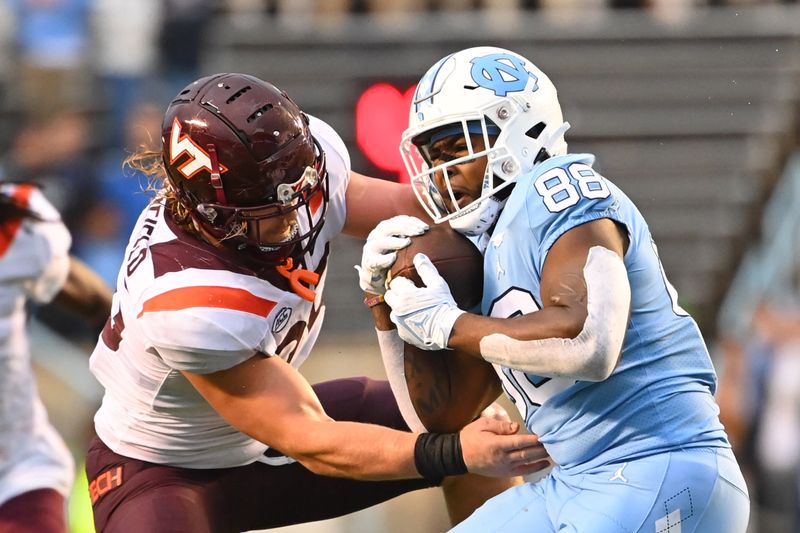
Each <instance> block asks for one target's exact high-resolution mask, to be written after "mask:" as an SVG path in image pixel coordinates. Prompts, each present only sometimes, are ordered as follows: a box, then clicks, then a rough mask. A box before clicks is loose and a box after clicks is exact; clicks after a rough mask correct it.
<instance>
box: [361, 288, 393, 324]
mask: <svg viewBox="0 0 800 533" xmlns="http://www.w3.org/2000/svg"><path fill="white" fill-rule="evenodd" d="M364 296H365V300H366V301H369V300H371V299H373V298H376V297H377V295H376V294H372V293H364ZM391 311H392V309H391V307H389V306H388V305H387V304H386V302H380V303H376V304H374V305H372V306H371V307H370V312H371V313H372V320H373V322H375V328H376V329H378V330H380V331H389V330H392V329H397V327H396V326H395V325H394V323H393V322H392V320H391V318H389V314H390V313H391Z"/></svg>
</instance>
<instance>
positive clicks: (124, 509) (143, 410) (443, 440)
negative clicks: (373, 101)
mask: <svg viewBox="0 0 800 533" xmlns="http://www.w3.org/2000/svg"><path fill="white" fill-rule="evenodd" d="M162 145H163V146H162V150H160V151H157V152H143V153H140V154H137V155H134V156H133V157H132V158H131V163H132V164H133V165H134V166H136V167H138V168H139V169H140V170H143V171H145V172H147V173H148V174H149V175H150V176H151V177H152V178H153V179H154V180H155V181H154V186H156V187H160V188H159V189H158V194H157V196H156V198H155V199H154V200H153V201H152V202H151V203H150V204H149V205H148V206H147V207H146V208H145V209H144V211H143V212H142V214H141V216H140V218H139V221H138V222H137V225H136V227H135V229H134V231H133V235H132V236H131V239H130V241H129V245H128V249H127V251H126V253H125V260H124V263H123V265H122V269H121V272H120V276H119V278H118V287H117V293H116V294H115V297H114V304H113V309H112V317H111V319H110V320H109V322H108V323H107V324H106V328H105V329H104V330H103V333H102V335H101V339H100V341H99V342H98V344H97V347H96V348H95V351H94V353H93V354H92V358H91V370H92V372H93V373H94V375H95V376H96V377H97V379H98V380H99V381H100V383H101V384H102V386H103V387H104V389H105V394H104V397H103V402H102V405H101V407H100V409H99V411H98V412H97V414H96V416H95V429H96V431H97V438H95V439H94V440H93V442H92V443H91V445H90V448H89V451H88V454H87V460H86V465H87V474H88V479H89V488H90V493H91V497H92V504H93V510H94V517H95V525H96V527H97V529H98V530H99V531H151V532H157V531H198V532H199V531H244V530H249V529H256V528H269V527H277V526H282V525H287V524H294V523H302V522H310V521H315V520H322V519H325V518H330V517H333V516H339V515H342V514H346V513H349V512H352V511H355V510H358V509H362V508H365V507H368V506H371V505H374V504H376V503H378V502H381V501H384V500H386V499H389V498H391V497H393V496H396V495H398V494H402V493H404V492H407V491H410V490H414V489H418V488H423V487H430V486H433V485H437V484H439V483H441V481H442V478H444V477H445V476H447V475H454V474H465V473H466V472H467V471H468V470H469V471H470V472H475V473H481V474H487V475H492V476H497V477H501V478H508V477H510V476H516V475H521V474H525V473H529V472H533V471H536V470H539V469H541V468H543V467H544V466H545V465H546V463H542V462H541V460H542V459H544V457H545V454H544V451H543V449H542V447H541V446H540V445H539V444H538V442H537V440H536V438H535V437H532V436H527V435H514V433H515V432H516V430H517V429H518V425H517V424H516V423H512V422H503V421H498V420H492V419H489V418H485V417H484V418H480V419H479V420H478V421H476V422H475V423H473V424H471V425H470V426H468V427H467V428H465V429H464V430H463V431H462V432H461V433H460V434H441V435H436V434H428V433H425V434H414V433H409V432H408V431H407V428H406V427H405V425H404V423H403V420H402V417H401V416H400V413H399V411H398V409H397V406H396V404H395V401H394V399H393V397H392V393H391V390H390V388H389V386H388V384H386V383H385V382H380V381H376V380H370V379H367V378H351V379H342V380H338V381H330V382H325V383H322V384H319V385H317V386H315V387H313V388H312V387H311V386H310V385H309V384H308V383H307V382H306V381H305V379H304V378H303V377H302V376H301V375H300V374H299V373H298V372H297V367H299V366H300V364H301V363H302V362H303V361H304V360H305V359H306V358H307V357H308V356H309V355H310V352H311V351H312V348H313V346H314V343H315V341H316V338H317V335H318V334H319V331H320V327H321V324H322V319H323V317H324V313H325V306H324V304H323V300H322V291H323V287H324V284H325V277H326V270H327V263H328V257H329V253H330V241H331V239H333V238H334V237H335V236H337V235H338V234H340V233H341V232H345V233H348V234H351V235H354V236H360V237H363V236H366V234H367V232H368V231H369V230H371V229H372V228H373V227H374V226H375V225H376V224H377V223H378V221H379V220H380V218H381V217H382V216H387V215H392V214H397V213H398V212H400V211H401V210H404V209H405V210H408V211H409V212H412V213H413V212H419V207H418V206H417V205H416V202H415V200H414V198H413V193H412V192H411V190H410V188H409V187H408V186H406V185H398V184H394V183H390V182H386V181H381V180H375V179H371V178H367V177H365V176H361V175H359V174H355V173H351V172H350V161H349V156H348V153H347V150H346V148H345V147H344V145H343V143H342V141H341V139H340V138H339V136H338V135H337V134H336V133H335V132H334V131H333V130H332V129H331V128H330V127H329V126H327V125H326V124H325V123H324V122H322V121H320V120H317V119H315V118H313V117H309V116H307V115H306V114H305V113H303V112H302V111H301V110H300V109H299V108H298V107H297V106H296V105H295V103H294V102H293V101H292V100H291V99H289V97H288V96H287V95H286V93H285V92H283V91H281V90H279V89H277V88H275V87H274V86H273V85H271V84H269V83H266V82H264V81H262V80H259V79H257V78H254V77H252V76H246V75H242V74H217V75H214V76H208V77H204V78H200V79H199V80H197V81H195V82H194V83H192V84H190V85H188V86H187V87H186V88H185V89H183V90H182V91H181V92H180V93H179V94H178V95H177V97H176V98H175V99H174V100H173V101H172V103H171V104H170V106H169V107H168V109H167V112H166V114H165V117H164V122H163V135H162ZM353 422H360V423H353ZM390 428H391V429H390ZM265 452H266V454H265ZM420 477H424V479H419V478H420ZM345 478H356V479H360V480H371V481H374V483H364V482H362V481H354V480H353V479H345ZM414 478H416V479H414ZM464 479H466V480H469V479H470V478H464ZM377 480H394V481H377ZM479 481H484V480H482V478H480V479H479ZM510 483H511V480H508V479H502V480H500V481H499V482H494V481H492V482H489V481H484V482H483V484H482V485H481V484H478V485H476V490H481V489H480V486H484V487H488V490H489V492H488V493H487V496H488V495H489V494H491V493H496V492H497V491H498V490H500V489H501V487H506V486H508V485H509V484H510ZM483 490H486V489H483Z"/></svg>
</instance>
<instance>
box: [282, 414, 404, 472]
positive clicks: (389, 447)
mask: <svg viewBox="0 0 800 533" xmlns="http://www.w3.org/2000/svg"><path fill="white" fill-rule="evenodd" d="M307 429H308V431H304V435H303V436H298V437H296V438H294V439H291V441H290V444H289V445H288V449H282V451H283V452H284V453H287V454H288V455H290V456H292V457H294V458H295V459H297V460H298V461H299V462H300V463H301V464H302V465H303V466H305V467H306V468H308V469H309V470H311V471H312V472H314V473H315V474H320V475H325V476H335V477H348V478H354V479H363V480H388V479H408V478H418V477H420V475H419V473H418V472H417V469H416V466H415V465H414V443H415V442H416V438H417V434H415V433H406V432H402V431H396V430H392V429H389V428H385V427H382V426H377V425H372V424H360V423H356V422H333V421H331V422H317V423H314V424H311V425H309V427H308V428H307Z"/></svg>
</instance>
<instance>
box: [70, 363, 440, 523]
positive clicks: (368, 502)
mask: <svg viewBox="0 0 800 533" xmlns="http://www.w3.org/2000/svg"><path fill="white" fill-rule="evenodd" d="M314 390H315V392H316V393H317V396H318V397H319V399H320V402H321V403H322V405H323V407H324V408H325V412H326V413H328V415H329V416H330V417H332V418H333V419H335V420H346V421H356V422H366V423H372V424H380V425H383V426H387V427H391V428H394V429H400V430H405V431H408V427H407V426H406V425H405V422H404V421H403V418H402V416H401V415H400V411H399V409H398V408H397V404H396V402H395V400H394V397H393V395H392V392H391V389H390V388H389V384H388V383H387V382H385V381H375V380H371V379H368V378H349V379H341V380H334V381H328V382H325V383H320V384H318V385H315V386H314ZM86 471H87V475H88V478H89V480H90V492H91V493H92V499H93V500H94V502H93V510H94V519H95V526H96V528H97V531H98V533H101V532H126V533H127V532H131V531H147V532H149V533H173V532H174V533H184V532H192V533H205V532H208V533H211V532H215V533H216V532H234V531H246V530H250V529H267V528H273V527H280V526H286V525H290V524H299V523H304V522H313V521H316V520H324V519H328V518H333V517H336V516H341V515H344V514H348V513H351V512H354V511H358V510H361V509H365V508H367V507H370V506H372V505H375V504H377V503H380V502H383V501H386V500H389V499H391V498H394V497H395V496H398V495H400V494H403V493H405V492H409V491H412V490H417V489H421V488H426V487H430V486H432V483H431V482H429V481H426V480H422V479H416V480H402V481H356V480H350V479H342V478H335V477H326V476H320V475H316V474H313V473H311V472H310V471H309V470H307V469H306V468H305V467H303V466H302V465H301V464H300V463H292V464H288V465H283V466H269V465H267V464H264V463H260V462H257V463H252V464H249V465H247V466H241V467H235V468H220V469H210V470H197V469H188V468H176V467H169V466H163V465H158V464H153V463H147V462H145V461H139V460H136V459H130V458H127V457H123V456H121V455H117V454H115V453H114V452H112V451H111V450H110V449H108V447H106V445H105V444H103V442H102V441H101V440H100V439H98V438H95V439H94V440H93V441H92V443H91V445H90V447H89V452H88V454H87V458H86Z"/></svg>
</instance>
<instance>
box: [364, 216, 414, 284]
mask: <svg viewBox="0 0 800 533" xmlns="http://www.w3.org/2000/svg"><path fill="white" fill-rule="evenodd" d="M428 227H429V226H428V225H427V224H426V223H425V222H423V221H422V220H420V219H418V218H415V217H411V216H407V215H398V216H396V217H392V218H389V219H386V220H384V221H382V222H381V223H379V224H378V225H377V226H375V229H373V230H372V231H371V232H370V233H369V235H368V236H367V242H365V243H364V250H363V252H362V255H361V265H356V267H355V268H356V270H358V285H359V287H361V289H362V290H363V291H365V292H371V293H373V294H383V293H385V292H386V274H387V273H388V272H389V268H391V266H392V265H393V264H394V262H395V260H396V259H397V250H401V249H403V248H405V247H406V246H408V245H409V244H411V238H410V237H412V236H414V235H422V234H423V233H425V232H426V231H428Z"/></svg>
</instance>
